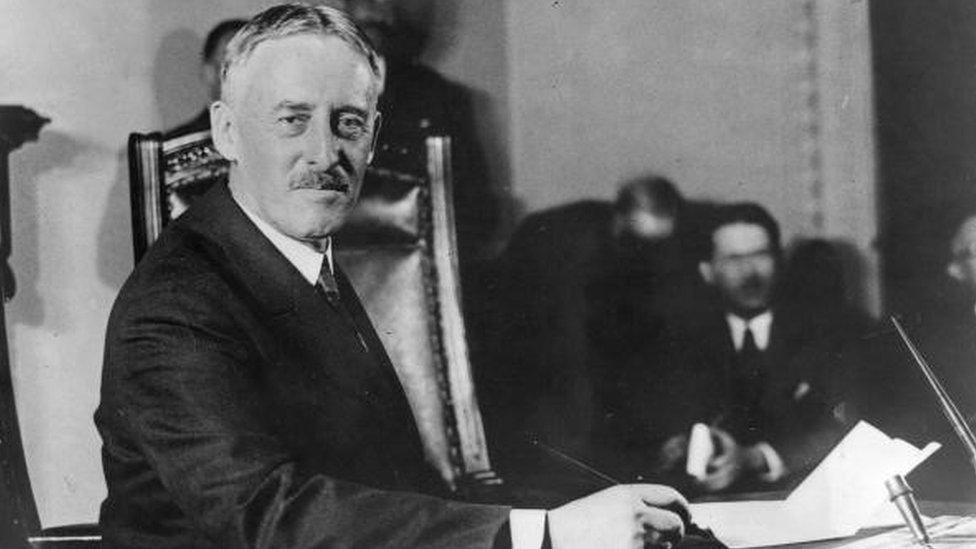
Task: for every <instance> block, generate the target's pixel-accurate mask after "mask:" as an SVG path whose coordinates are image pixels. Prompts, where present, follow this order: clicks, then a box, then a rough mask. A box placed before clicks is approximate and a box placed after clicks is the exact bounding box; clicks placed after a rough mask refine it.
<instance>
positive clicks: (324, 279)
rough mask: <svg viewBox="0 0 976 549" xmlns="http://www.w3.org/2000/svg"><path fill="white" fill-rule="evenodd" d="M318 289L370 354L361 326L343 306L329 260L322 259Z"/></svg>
mask: <svg viewBox="0 0 976 549" xmlns="http://www.w3.org/2000/svg"><path fill="white" fill-rule="evenodd" d="M316 287H317V288H318V289H319V291H321V292H322V295H324V296H325V300H326V301H328V302H329V305H331V306H332V308H333V309H335V311H336V312H337V313H339V316H341V317H342V319H343V321H344V322H345V323H346V324H347V326H348V327H349V328H350V329H351V330H352V331H353V333H355V334H356V339H358V340H359V345H360V346H361V347H362V348H363V350H364V351H367V352H368V351H369V347H368V346H367V345H366V340H365V339H363V335H362V334H361V333H360V332H359V326H357V325H356V320H355V319H354V318H353V317H352V315H351V314H350V313H349V310H348V309H346V307H345V305H343V304H342V296H341V295H340V294H339V283H338V282H337V281H336V278H335V276H334V275H333V274H332V268H331V265H330V264H329V259H328V258H323V259H322V268H321V269H319V280H318V283H317V284H316Z"/></svg>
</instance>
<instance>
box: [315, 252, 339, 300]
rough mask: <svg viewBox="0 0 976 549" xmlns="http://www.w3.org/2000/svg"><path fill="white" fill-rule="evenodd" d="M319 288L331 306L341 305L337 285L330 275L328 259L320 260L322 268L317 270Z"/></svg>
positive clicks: (333, 277)
mask: <svg viewBox="0 0 976 549" xmlns="http://www.w3.org/2000/svg"><path fill="white" fill-rule="evenodd" d="M319 288H320V289H321V290H322V293H323V294H325V299H326V300H328V302H329V303H330V304H331V305H333V306H337V305H340V304H341V303H342V301H341V300H340V299H339V283H338V282H336V279H335V276H334V275H333V274H332V269H331V267H330V265H329V259H328V258H323V259H322V268H321V269H319Z"/></svg>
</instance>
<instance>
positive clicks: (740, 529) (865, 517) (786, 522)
mask: <svg viewBox="0 0 976 549" xmlns="http://www.w3.org/2000/svg"><path fill="white" fill-rule="evenodd" d="M939 448H940V445H939V444H938V443H935V442H932V443H929V444H928V446H926V447H925V448H924V449H921V450H920V449H918V448H916V447H914V446H912V445H911V444H909V443H907V442H905V441H903V440H900V439H893V438H891V437H889V436H887V435H885V434H884V433H882V432H881V431H879V430H878V429H876V428H875V427H873V426H871V425H870V424H868V423H866V422H864V421H862V422H860V423H858V424H857V425H855V426H854V428H853V429H851V431H850V432H849V433H848V434H847V436H845V437H844V439H843V440H841V442H840V443H839V444H838V445H837V446H836V447H835V448H834V449H833V450H832V451H831V452H830V454H829V455H827V457H826V458H824V460H823V461H822V462H821V463H820V465H818V466H817V468H816V469H814V470H813V472H812V473H810V475H809V476H808V477H807V478H806V479H804V481H803V482H802V483H801V484H800V485H799V486H797V488H796V489H795V490H793V492H792V493H790V495H789V496H788V497H787V498H786V499H785V500H781V501H735V502H721V503H697V504H693V505H692V506H691V512H692V516H693V517H694V519H695V522H696V523H698V524H700V525H702V526H706V527H709V528H711V529H712V531H713V532H715V535H716V536H717V537H718V538H719V539H720V540H722V541H723V542H725V544H726V545H728V546H729V547H730V548H731V549H736V548H741V547H763V546H767V545H780V544H788V543H800V542H804V541H813V540H818V539H830V538H839V537H846V536H851V535H854V534H855V533H856V532H857V531H858V530H859V529H861V528H864V527H867V526H880V525H887V524H901V518H900V516H899V515H898V512H897V510H896V509H895V507H894V505H892V504H890V503H889V502H888V494H887V491H886V489H885V486H884V481H885V479H887V478H889V477H891V476H893V475H896V474H902V475H905V474H908V472H909V471H911V470H912V469H914V468H915V467H916V466H917V465H918V464H920V463H922V462H923V461H924V460H925V459H926V458H928V457H929V456H930V455H932V454H933V453H934V452H935V451H936V450H938V449H939Z"/></svg>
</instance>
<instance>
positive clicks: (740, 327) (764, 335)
mask: <svg viewBox="0 0 976 549" xmlns="http://www.w3.org/2000/svg"><path fill="white" fill-rule="evenodd" d="M725 320H726V322H728V324H729V330H731V332H732V344H733V345H735V350H736V351H738V350H739V349H741V348H742V340H743V339H745V336H746V327H747V326H748V328H749V330H750V331H751V332H752V337H753V339H755V341H756V347H757V348H758V349H759V350H760V351H765V350H766V347H769V332H770V328H771V327H772V325H773V312H772V311H766V312H764V313H761V314H758V315H756V316H754V317H752V318H751V319H749V320H748V321H747V320H745V319H743V318H742V317H739V316H736V315H734V314H732V313H727V314H726V315H725Z"/></svg>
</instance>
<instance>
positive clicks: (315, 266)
mask: <svg viewBox="0 0 976 549" xmlns="http://www.w3.org/2000/svg"><path fill="white" fill-rule="evenodd" d="M231 196H234V195H233V193H231ZM234 201H235V202H237V205H238V206H240V207H241V210H243V211H244V214H245V215H247V217H248V219H250V220H251V222H253V223H254V225H255V226H256V227H257V228H258V230H259V231H261V234H263V235H264V236H266V237H267V238H268V240H270V241H271V244H273V245H274V247H275V248H277V249H278V251H279V252H281V255H283V256H285V259H287V260H288V262H289V263H291V264H292V265H293V266H294V267H295V268H296V269H298V272H299V273H301V274H302V278H304V279H305V280H307V281H308V283H309V284H312V285H315V284H316V283H317V282H318V280H319V272H320V271H321V270H322V261H324V260H328V262H329V271H331V272H333V273H335V266H334V264H333V263H332V239H331V238H329V239H328V240H327V241H326V245H325V253H324V254H323V253H320V252H318V251H316V250H314V249H312V248H311V247H310V246H308V245H307V244H305V243H304V242H301V241H299V240H295V239H294V238H291V237H290V236H286V235H285V234H283V233H282V232H281V231H279V230H278V229H276V228H274V227H273V226H272V225H271V224H270V223H268V222H266V221H264V220H263V219H261V218H260V217H258V216H257V214H255V213H254V212H252V211H251V210H249V209H248V208H247V207H245V206H244V204H241V201H240V200H237V197H236V196H235V197H234Z"/></svg>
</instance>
